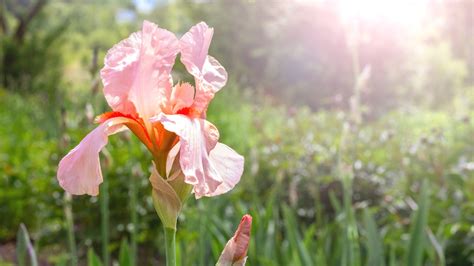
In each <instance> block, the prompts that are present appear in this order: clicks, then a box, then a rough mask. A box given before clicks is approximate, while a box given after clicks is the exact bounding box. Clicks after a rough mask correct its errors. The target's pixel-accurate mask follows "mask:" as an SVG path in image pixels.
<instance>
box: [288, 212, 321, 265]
mask: <svg viewBox="0 0 474 266" xmlns="http://www.w3.org/2000/svg"><path fill="white" fill-rule="evenodd" d="M283 217H284V223H285V229H286V233H287V235H288V240H289V241H290V245H291V246H292V247H293V249H296V253H297V254H298V260H299V262H300V265H314V264H313V262H312V261H311V257H310V256H309V252H308V250H307V249H306V247H305V246H304V242H303V239H301V236H300V234H299V232H298V228H299V226H298V225H297V224H296V221H295V217H294V214H293V212H291V210H290V209H289V208H288V207H287V206H283Z"/></svg>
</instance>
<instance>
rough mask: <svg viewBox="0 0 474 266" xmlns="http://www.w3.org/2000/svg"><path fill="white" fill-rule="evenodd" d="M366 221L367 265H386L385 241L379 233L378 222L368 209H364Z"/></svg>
mask: <svg viewBox="0 0 474 266" xmlns="http://www.w3.org/2000/svg"><path fill="white" fill-rule="evenodd" d="M364 223H365V230H366V233H367V253H368V258H367V265H368V266H384V265H385V258H384V252H383V242H382V239H381V238H380V235H379V233H378V229H377V224H376V223H375V220H374V217H373V216H372V214H371V213H370V211H369V210H368V209H365V210H364Z"/></svg>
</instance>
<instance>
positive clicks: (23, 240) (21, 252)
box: [16, 224, 38, 266]
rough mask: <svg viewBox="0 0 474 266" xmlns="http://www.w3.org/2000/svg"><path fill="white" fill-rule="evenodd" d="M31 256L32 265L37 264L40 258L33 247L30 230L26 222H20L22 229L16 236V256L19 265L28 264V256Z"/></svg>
mask: <svg viewBox="0 0 474 266" xmlns="http://www.w3.org/2000/svg"><path fill="white" fill-rule="evenodd" d="M27 255H28V256H29V257H30V263H29V264H30V265H32V266H37V265H38V260H37V258H36V252H35V249H34V248H33V245H32V244H31V241H30V236H29V234H28V230H26V227H25V225H24V224H20V229H18V233H17V236H16V256H17V260H18V265H20V266H23V265H26V256H27Z"/></svg>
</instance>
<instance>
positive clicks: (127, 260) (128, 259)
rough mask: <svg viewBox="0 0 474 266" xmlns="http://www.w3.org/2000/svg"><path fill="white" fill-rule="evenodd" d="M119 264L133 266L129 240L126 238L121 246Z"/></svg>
mask: <svg viewBox="0 0 474 266" xmlns="http://www.w3.org/2000/svg"><path fill="white" fill-rule="evenodd" d="M119 264H120V266H132V265H133V261H132V256H131V253H130V248H129V247H128V243H127V240H126V239H125V238H124V239H123V240H122V243H121V244H120V251H119Z"/></svg>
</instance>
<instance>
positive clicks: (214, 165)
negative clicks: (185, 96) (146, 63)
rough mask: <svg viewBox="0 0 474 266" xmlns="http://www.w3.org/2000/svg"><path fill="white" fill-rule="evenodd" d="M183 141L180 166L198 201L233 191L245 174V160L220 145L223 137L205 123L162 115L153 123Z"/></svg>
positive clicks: (204, 121)
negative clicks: (160, 124)
mask: <svg viewBox="0 0 474 266" xmlns="http://www.w3.org/2000/svg"><path fill="white" fill-rule="evenodd" d="M153 121H154V122H161V123H162V125H163V126H164V127H165V129H166V130H168V131H171V132H174V133H176V135H178V136H179V138H180V152H179V156H180V166H181V169H182V171H183V174H184V176H185V182H186V183H188V184H190V185H193V186H194V188H193V191H194V194H195V196H196V198H200V197H203V196H207V197H211V196H215V195H218V194H222V193H224V192H227V191H229V190H230V189H231V188H232V187H234V186H235V184H237V182H238V181H239V180H240V176H241V175H242V172H243V165H244V164H243V162H244V159H243V157H242V156H240V155H238V154H237V153H236V152H235V151H233V150H232V149H230V148H229V147H227V146H225V145H223V144H220V143H219V144H218V143H217V140H218V138H219V133H218V131H217V129H216V128H215V126H214V125H212V124H211V123H209V122H208V121H206V120H204V119H199V118H189V117H187V116H184V115H165V114H160V115H158V116H157V117H156V118H154V119H153Z"/></svg>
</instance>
